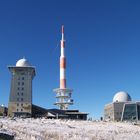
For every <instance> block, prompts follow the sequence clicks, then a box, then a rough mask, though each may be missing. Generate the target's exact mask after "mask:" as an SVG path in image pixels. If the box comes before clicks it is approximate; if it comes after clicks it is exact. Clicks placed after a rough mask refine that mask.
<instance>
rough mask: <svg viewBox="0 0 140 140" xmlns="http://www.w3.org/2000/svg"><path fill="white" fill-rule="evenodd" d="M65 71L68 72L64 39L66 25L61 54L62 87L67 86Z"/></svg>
mask: <svg viewBox="0 0 140 140" xmlns="http://www.w3.org/2000/svg"><path fill="white" fill-rule="evenodd" d="M65 73H66V58H65V40H64V26H63V25H62V39H61V55H60V89H64V88H66V74H65Z"/></svg>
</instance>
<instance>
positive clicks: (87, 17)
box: [0, 0, 140, 118]
mask: <svg viewBox="0 0 140 140" xmlns="http://www.w3.org/2000/svg"><path fill="white" fill-rule="evenodd" d="M139 7H140V2H139V1H135V0H134V1H129V0H117V1H116V0H106V1H105V0H67V1H65V0H59V1H58V0H24V1H19V0H12V1H11V0H5V1H0V60H1V61H0V104H5V105H7V104H8V100H9V92H10V78H11V75H10V72H9V71H8V68H7V66H8V65H15V63H16V61H17V60H18V59H20V58H22V57H23V56H25V57H26V59H28V61H29V62H30V63H31V64H32V65H33V66H35V67H36V77H35V78H34V80H33V103H34V104H37V105H40V106H42V107H46V108H55V106H54V105H53V103H54V102H55V98H54V97H55V93H53V91H52V90H53V89H54V88H57V87H58V86H59V55H60V48H59V47H57V46H58V44H59V43H60V39H61V33H60V31H61V25H62V24H63V25H64V26H65V39H66V57H67V73H66V74H67V87H69V88H73V89H74V92H73V95H72V96H73V99H74V102H75V104H74V105H73V106H71V107H70V109H79V110H80V111H83V112H89V113H90V114H89V117H90V116H91V117H93V118H99V117H100V116H102V115H103V108H104V105H105V104H106V103H109V102H111V101H112V98H113V96H114V94H115V93H116V92H117V91H120V90H124V91H127V92H128V93H129V94H130V95H131V97H132V99H133V100H139V99H140V76H139V75H140V63H139V60H140V8H139Z"/></svg>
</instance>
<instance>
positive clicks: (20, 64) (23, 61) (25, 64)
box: [16, 58, 31, 67]
mask: <svg viewBox="0 0 140 140" xmlns="http://www.w3.org/2000/svg"><path fill="white" fill-rule="evenodd" d="M29 66H31V65H30V64H29V62H28V61H27V60H26V59H25V58H22V59H20V60H18V61H17V63H16V67H29Z"/></svg>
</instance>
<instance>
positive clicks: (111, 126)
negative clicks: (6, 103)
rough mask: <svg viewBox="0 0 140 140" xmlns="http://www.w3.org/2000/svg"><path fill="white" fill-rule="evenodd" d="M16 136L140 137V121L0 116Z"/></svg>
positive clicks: (60, 139) (0, 128) (2, 126)
mask: <svg viewBox="0 0 140 140" xmlns="http://www.w3.org/2000/svg"><path fill="white" fill-rule="evenodd" d="M1 133H5V134H9V135H13V136H14V139H15V140H140V125H138V124H137V125H136V124H135V125H134V124H132V123H121V122H96V121H70V120H49V119H31V118H29V119H10V118H0V134H1Z"/></svg>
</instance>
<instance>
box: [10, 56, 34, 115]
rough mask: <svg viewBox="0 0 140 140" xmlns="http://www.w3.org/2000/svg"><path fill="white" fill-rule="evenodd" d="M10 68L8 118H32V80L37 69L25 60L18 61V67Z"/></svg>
mask: <svg viewBox="0 0 140 140" xmlns="http://www.w3.org/2000/svg"><path fill="white" fill-rule="evenodd" d="M8 68H9V70H10V72H11V75H12V78H11V89H10V97H9V104H8V116H31V114H32V80H33V78H34V76H35V67H32V66H31V65H30V64H29V63H28V61H27V60H26V59H25V58H23V59H20V60H19V61H17V63H16V66H9V67H8Z"/></svg>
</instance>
